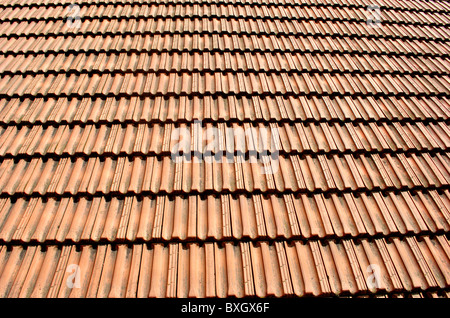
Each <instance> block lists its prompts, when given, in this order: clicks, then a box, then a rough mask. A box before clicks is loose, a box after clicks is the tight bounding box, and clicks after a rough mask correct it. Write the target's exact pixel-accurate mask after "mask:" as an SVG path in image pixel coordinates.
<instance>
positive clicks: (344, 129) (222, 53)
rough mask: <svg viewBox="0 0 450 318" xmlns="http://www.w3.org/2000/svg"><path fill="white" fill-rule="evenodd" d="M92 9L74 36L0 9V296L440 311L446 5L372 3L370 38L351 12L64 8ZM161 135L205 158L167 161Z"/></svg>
mask: <svg viewBox="0 0 450 318" xmlns="http://www.w3.org/2000/svg"><path fill="white" fill-rule="evenodd" d="M14 3H15V4H14ZM109 3H111V4H113V5H114V6H115V7H116V8H117V10H118V11H116V13H118V14H116V15H115V17H114V19H112V20H111V21H110V24H109V25H107V24H105V23H104V22H105V21H106V20H105V17H108V16H110V15H111V12H109V13H108V14H109V15H108V14H106V15H104V16H96V15H94V16H88V17H87V19H86V21H85V22H86V23H85V24H84V25H83V26H82V29H81V30H78V31H67V29H64V27H65V26H64V25H63V24H64V23H62V22H64V18H63V16H59V17H58V16H55V15H54V12H55V11H54V9H57V10H59V12H60V13H61V8H63V7H64V6H66V5H68V3H66V2H64V1H61V2H55V3H51V2H48V1H20V3H19V2H17V1H16V2H14V1H5V2H4V3H3V4H0V10H2V11H3V12H4V13H5V14H10V13H8V12H13V11H8V10H9V9H12V8H16V9H14V12H20V13H18V14H22V15H28V18H29V19H27V18H24V16H22V17H12V18H8V17H6V19H5V20H2V23H1V25H0V30H1V31H0V32H1V34H0V43H1V45H0V46H1V52H2V53H0V61H3V62H2V65H1V66H0V68H1V72H2V73H1V75H0V82H1V89H0V96H1V98H0V156H1V158H0V296H1V297H149V296H150V297H245V296H250V297H253V296H256V297H268V296H269V297H270V296H275V297H282V296H366V297H372V296H376V297H396V296H406V297H449V296H450V294H449V293H450V244H449V239H448V235H449V227H450V212H449V209H450V193H449V182H450V159H449V156H448V154H449V151H448V145H449V143H450V133H449V129H448V124H449V120H448V114H449V113H450V112H449V109H450V104H449V100H448V97H449V95H450V91H449V90H448V88H446V87H448V84H449V83H450V79H449V71H448V70H449V68H450V67H449V66H450V65H449V64H448V63H449V62H448V56H449V54H448V53H449V45H448V40H447V39H448V31H447V29H445V28H447V27H448V21H449V18H448V14H449V7H450V6H449V5H447V6H446V3H445V2H424V1H417V2H414V3H413V2H399V1H374V4H379V5H381V9H382V10H383V9H386V10H388V11H389V12H390V13H392V19H391V17H389V20H388V21H386V23H385V26H386V27H385V28H384V29H381V30H380V29H376V28H375V29H370V28H367V27H366V26H365V20H364V19H365V18H366V17H364V16H362V15H361V12H364V9H365V8H366V6H367V4H366V3H362V2H361V1H350V0H345V1H343V0H336V1H333V2H330V1H327V2H321V1H315V2H314V3H309V2H305V3H301V4H299V3H295V2H293V1H290V2H289V1H270V2H269V3H267V4H266V3H264V1H242V2H235V1H208V2H206V1H181V2H180V3H179V4H182V5H181V6H180V5H178V6H171V2H170V1H150V2H149V3H145V4H144V3H142V1H135V2H130V5H127V3H128V2H125V1H113V2H108V1H103V2H98V1H96V2H95V4H93V3H92V2H89V1H86V2H80V6H81V7H82V10H87V11H83V12H84V13H85V14H87V13H89V14H91V13H92V12H95V10H92V9H93V8H94V7H98V6H100V5H102V4H105V6H106V5H107V4H109ZM42 4H45V5H43V6H42ZM216 4H217V5H216ZM122 5H125V6H122ZM392 5H393V6H392ZM105 6H104V7H105ZM284 6H285V7H284ZM104 7H103V8H104ZM36 8H42V9H40V10H41V11H39V12H40V13H38V15H39V14H41V16H35V17H33V14H35V13H36V12H38V11H36ZM88 8H89V9H88ZM109 8H111V6H109ZM146 8H147V10H146ZM149 8H152V9H149ZM212 8H220V10H216V9H213V11H211V9H212ZM244 8H245V9H244ZM122 9H123V10H122ZM51 10H53V11H52V12H53V13H52V17H51V18H50V19H49V16H48V17H47V18H43V17H42V14H43V13H45V12H46V11H48V12H50V11H51ZM126 10H128V12H127V11H126ZM150 10H153V11H150ZM183 10H185V11H183ZM221 10H223V11H221ZM252 10H253V11H252ZM357 11H358V12H357ZM100 12H101V11H100ZM149 12H153V13H155V14H152V18H151V19H148V18H147V17H148V15H149ZM213 12H215V13H213ZM288 12H289V13H288ZM338 12H339V13H338ZM342 12H345V14H344V17H343V16H342ZM255 13H258V17H257V18H256V17H253V16H252V15H254V14H255ZM275 13H276V14H283V15H284V14H285V15H286V16H284V17H282V18H278V17H275V16H274V14H275ZM101 14H103V13H101ZM122 14H123V16H122ZM324 14H330V15H331V17H330V16H327V17H325V16H323V15H324ZM352 14H354V16H352ZM419 14H420V15H419ZM184 15H187V16H186V17H185V16H184ZM233 15H236V17H234V16H233ZM0 16H1V11H0ZM419 16H420V22H418V21H417V19H418V17H419ZM426 16H428V18H426ZM264 17H265V18H264ZM292 17H294V19H291V18H292ZM394 17H395V19H396V20H394ZM430 17H431V20H430ZM261 18H264V20H262V19H261ZM405 19H409V20H408V21H407V20H405ZM146 20H148V21H147V22H146ZM163 20H164V23H165V24H164V23H162V21H163ZM202 20H204V21H206V23H203V24H202V23H201V21H202ZM99 21H100V22H101V21H103V22H102V23H98V22H99ZM218 21H221V23H218ZM261 21H264V22H261ZM430 21H432V22H430ZM436 21H439V22H436ZM43 22H44V23H47V26H43V25H42V23H43ZM119 22H120V23H119ZM39 23H41V25H39ZM264 23H265V24H264ZM352 23H353V25H352ZM8 25H9V26H8ZM27 25H28V29H26V28H27ZM14 28H16V29H14ZM24 28H25V29H24ZM194 28H195V29H194ZM270 28H271V30H270ZM439 28H440V31H438V29H439ZM39 32H41V33H39ZM79 34H83V38H81V37H80V35H79ZM63 36H64V38H63ZM175 37H177V41H174V38H175ZM56 39H63V40H64V41H67V42H66V43H69V41H72V42H70V43H69V44H66V43H63V42H61V40H58V41H59V42H58V41H57V40H56ZM88 39H89V40H88ZM180 39H181V40H182V41H181V40H180ZM243 39H244V40H243ZM292 39H294V40H292ZM50 40H52V41H53V42H52V43H51V42H50ZM21 41H22V42H21ZM183 41H184V42H183ZM296 41H297V42H298V43H296ZM333 41H334V42H335V44H334V43H333ZM94 42H95V43H96V45H95V47H93V46H92V43H94ZM300 43H301V44H300ZM325 43H327V46H326V45H324V44H325ZM381 43H383V44H381ZM388 43H389V44H388ZM55 44H56V46H55ZM393 44H394V45H393ZM395 44H398V45H396V46H395ZM420 45H422V46H420ZM33 49H37V51H36V53H37V54H36V53H33ZM386 49H387V51H386ZM286 51H292V53H286V54H283V53H285V52H286ZM82 52H86V53H88V54H87V55H86V57H85V60H86V61H89V67H88V68H83V63H82V60H83V58H82ZM189 52H192V54H189ZM242 52H245V53H243V54H246V55H245V57H244V56H243V54H242ZM254 52H257V56H256V57H255V55H254V54H252V53H254ZM44 53H45V56H44ZM105 53H108V54H112V55H116V58H117V59H118V60H115V59H114V58H110V62H113V61H114V62H115V63H114V66H112V64H111V67H109V69H108V68H107V67H106V66H105V64H102V63H103V62H104V61H105V60H106V59H105V56H106V54H105ZM305 53H306V55H305ZM51 54H53V55H54V59H53V57H50V55H51ZM227 54H228V55H227ZM308 54H309V55H308ZM326 54H328V55H326ZM350 54H352V55H350ZM63 55H64V56H65V57H66V58H67V57H70V56H71V55H72V56H73V57H78V58H79V62H77V64H76V65H73V66H71V67H73V68H72V69H71V70H69V71H68V72H65V71H64V72H62V71H61V65H59V66H58V63H59V62H58V61H61V58H59V57H60V56H63ZM20 56H23V59H24V60H23V61H28V62H29V63H28V65H29V66H30V67H29V68H27V66H26V65H27V64H26V63H23V61H20V63H19V62H16V61H19V57H20ZM177 56H178V57H179V58H177ZM44 57H47V59H48V60H44V59H43V58H44ZM419 57H420V58H419ZM286 58H287V59H286ZM402 58H403V59H407V60H408V61H409V63H404V61H402ZM27 59H28V60H27ZM371 59H372V61H374V62H373V63H371ZM438 59H439V60H438ZM151 60H152V61H153V62H150V61H151ZM431 60H434V61H433V62H431ZM67 61H70V59H68V60H67ZM94 61H95V62H94ZM117 61H120V62H119V63H117ZM375 61H376V63H375ZM57 62H58V63H57ZM157 62H160V63H159V64H158V63H157ZM36 63H39V64H36ZM66 64H67V65H68V64H69V62H66ZM130 64H131V65H130ZM205 82H206V85H204V83H205ZM42 83H44V85H41V84H42ZM24 84H25V85H24ZM180 128H182V129H185V130H186V131H188V132H189V138H190V139H191V142H190V143H189V145H188V148H187V149H184V150H185V153H184V154H185V155H186V154H192V155H194V157H195V155H196V154H198V153H201V151H202V150H203V146H204V143H203V144H202V142H204V141H202V140H200V141H199V140H196V134H197V133H198V132H199V131H204V130H208V129H213V130H215V131H218V135H219V136H220V137H221V138H222V139H221V140H220V142H218V143H217V145H215V147H213V151H212V152H211V154H212V155H213V157H214V158H215V159H217V158H220V156H222V158H223V160H220V161H217V162H216V161H215V160H213V161H211V162H209V163H206V164H205V163H204V164H200V165H199V164H197V163H192V162H182V161H181V162H176V161H171V158H170V157H171V154H172V149H173V145H174V140H173V139H172V138H173V135H172V134H171V132H172V131H173V130H177V129H180ZM244 128H247V130H248V128H251V131H252V134H254V136H253V135H252V134H250V135H251V136H252V137H250V135H247V139H246V141H245V142H244V143H241V144H239V145H238V144H237V143H235V141H237V139H239V138H238V137H239V136H238V137H236V136H233V135H231V136H228V135H227V131H229V129H234V130H236V129H238V130H239V129H244ZM265 129H271V131H278V132H280V133H279V134H278V135H277V137H276V138H275V139H277V138H278V139H277V140H276V141H275V142H274V144H273V145H272V148H271V149H270V153H271V154H273V153H276V154H277V158H276V160H277V161H276V162H277V164H279V166H280V168H281V169H279V170H277V171H276V172H273V174H272V173H271V174H269V175H259V174H258V172H257V171H258V169H260V168H261V164H258V163H256V165H255V163H251V164H246V163H245V159H246V158H248V157H249V156H250V155H251V154H252V153H258V151H259V147H260V145H258V143H255V142H254V141H252V138H256V139H257V138H258V137H257V136H258V134H259V133H260V131H264V130H265ZM215 155H218V156H215ZM230 158H231V159H230ZM225 159H228V160H229V161H227V160H225ZM241 160H242V161H241ZM264 165H265V164H263V166H264ZM271 165H272V168H271V169H274V168H273V162H269V166H271ZM84 170H86V172H84V173H83V171H84ZM155 172H158V173H157V174H155ZM78 270H80V271H79V272H77V271H78ZM71 271H72V272H71ZM73 271H74V272H73ZM74 273H75V274H77V273H78V274H81V280H80V281H78V283H79V284H80V286H75V288H74V286H73V284H72V285H71V283H75V284H76V283H77V281H76V280H75V281H71V280H70V277H71V275H72V274H74ZM143 273H144V275H142V274H143ZM145 273H146V274H145ZM377 273H378V274H379V276H377V279H378V280H376V282H377V283H379V284H378V285H376V286H373V285H371V284H372V283H371V282H372V280H371V279H372V278H373V276H371V275H375V274H377ZM72 277H73V276H72Z"/></svg>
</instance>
